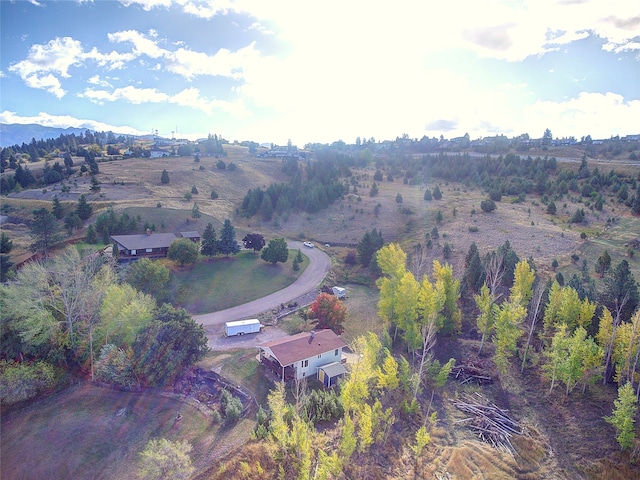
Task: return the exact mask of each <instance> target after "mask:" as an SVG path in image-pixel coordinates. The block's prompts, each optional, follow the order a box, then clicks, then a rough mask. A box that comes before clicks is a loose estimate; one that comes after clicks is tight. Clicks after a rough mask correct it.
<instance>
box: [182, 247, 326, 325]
mask: <svg viewBox="0 0 640 480" xmlns="http://www.w3.org/2000/svg"><path fill="white" fill-rule="evenodd" d="M287 245H288V246H289V248H290V249H294V250H297V249H301V250H302V251H303V253H304V254H305V255H306V256H307V257H309V265H308V266H307V268H306V269H305V271H304V272H303V273H302V275H300V277H298V279H297V280H296V281H295V282H294V283H292V284H291V285H289V286H288V287H286V288H283V289H282V290H278V291H277V292H275V293H272V294H271V295H267V296H266V297H262V298H259V299H257V300H254V301H252V302H248V303H243V304H242V305H238V306H236V307H232V308H227V309H226V310H220V311H218V312H211V313H204V314H202V315H194V316H193V319H194V320H195V321H196V322H198V323H201V324H202V325H204V326H205V327H207V326H211V325H220V324H223V323H224V322H230V321H234V320H244V319H247V318H254V317H256V316H257V315H258V314H259V313H262V312H265V311H267V310H271V309H272V308H275V307H277V306H278V305H280V304H281V303H288V302H290V301H292V300H295V299H296V298H298V297H301V296H303V295H305V294H307V293H309V292H312V291H315V290H316V289H317V288H318V285H319V284H320V282H322V280H323V279H324V277H325V275H326V274H327V272H329V268H330V267H331V259H330V258H329V256H328V255H327V254H326V253H324V252H323V251H322V250H321V249H319V248H309V247H305V246H304V245H302V242H298V241H295V240H287Z"/></svg>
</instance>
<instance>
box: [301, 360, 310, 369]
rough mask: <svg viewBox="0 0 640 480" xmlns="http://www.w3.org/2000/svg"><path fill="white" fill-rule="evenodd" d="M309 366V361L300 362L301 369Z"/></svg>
mask: <svg viewBox="0 0 640 480" xmlns="http://www.w3.org/2000/svg"><path fill="white" fill-rule="evenodd" d="M308 366H309V360H303V361H302V368H305V367H308Z"/></svg>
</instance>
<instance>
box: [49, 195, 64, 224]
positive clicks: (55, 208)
mask: <svg viewBox="0 0 640 480" xmlns="http://www.w3.org/2000/svg"><path fill="white" fill-rule="evenodd" d="M51 203H52V207H51V211H52V212H53V215H54V216H55V217H56V218H57V219H58V220H61V219H62V218H63V217H64V207H63V206H62V203H61V202H60V200H59V199H58V196H57V195H55V196H54V197H53V200H52V202H51Z"/></svg>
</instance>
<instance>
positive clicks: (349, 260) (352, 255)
mask: <svg viewBox="0 0 640 480" xmlns="http://www.w3.org/2000/svg"><path fill="white" fill-rule="evenodd" d="M344 263H346V264H347V265H356V264H357V263H358V252H356V251H355V250H353V249H351V250H349V251H348V252H347V254H346V255H345V257H344Z"/></svg>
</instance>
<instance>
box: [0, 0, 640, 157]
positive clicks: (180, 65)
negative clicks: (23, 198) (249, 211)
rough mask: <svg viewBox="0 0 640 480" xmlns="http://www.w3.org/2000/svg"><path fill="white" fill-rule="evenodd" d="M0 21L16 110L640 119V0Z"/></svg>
mask: <svg viewBox="0 0 640 480" xmlns="http://www.w3.org/2000/svg"><path fill="white" fill-rule="evenodd" d="M0 20H1V37H0V44H1V46H0V48H1V55H0V94H1V96H0V122H2V123H39V124H41V125H47V126H55V127H69V126H73V127H81V128H85V127H86V128H91V129H97V130H113V131H116V132H122V133H151V132H152V131H155V130H157V131H158V133H159V134H160V135H162V136H166V137H171V136H172V135H175V136H177V137H180V138H183V137H186V138H191V139H195V138H198V137H202V136H206V135H207V134H208V133H215V134H220V135H222V136H223V137H224V138H227V139H228V140H240V141H242V140H254V141H258V142H274V143H277V144H285V143H286V142H287V141H288V140H289V139H291V140H292V141H293V143H294V144H297V145H300V146H302V145H304V144H305V143H308V142H323V143H325V142H332V141H335V140H344V141H345V142H348V143H353V142H354V141H355V139H356V137H358V136H359V137H361V138H371V137H374V138H375V139H376V140H384V139H394V138H395V137H396V136H401V135H403V134H408V135H409V137H411V138H421V137H422V136H423V135H427V136H429V137H433V136H440V135H444V137H446V138H451V137H455V136H461V135H464V134H465V133H468V134H469V135H470V136H471V138H480V137H484V136H490V135H496V134H505V135H507V136H515V135H519V134H522V133H528V134H529V135H530V136H531V137H533V138H536V137H541V136H542V133H543V132H544V130H545V129H546V128H549V129H550V130H551V132H552V133H553V135H554V137H563V136H575V137H576V138H578V139H580V137H581V136H584V135H591V136H592V138H609V137H610V136H612V135H626V134H631V133H640V2H637V1H630V0H501V1H499V0H450V1H447V2H437V3H436V2H427V1H419V0H411V1H403V0H394V1H393V2H391V1H383V0H381V1H376V2H372V1H359V0H353V1H344V0H341V1H334V0H323V1H320V2H319V1H303V0H292V1H288V0H287V1H281V0H269V1H264V0H237V1H235V0H215V1H213V0H106V1H100V0H95V1H86V0H84V1H76V0H66V1H43V0H32V1H10V0H2V1H0ZM174 132H177V133H174Z"/></svg>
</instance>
